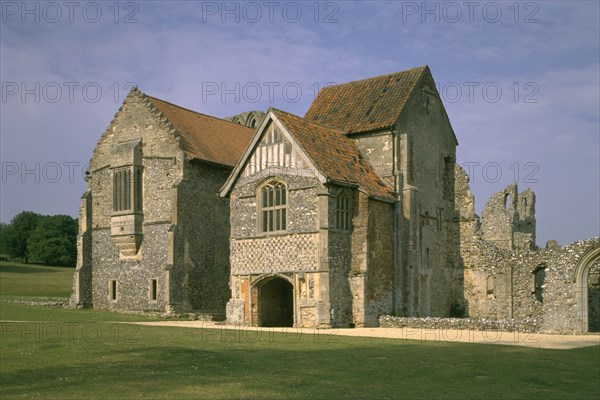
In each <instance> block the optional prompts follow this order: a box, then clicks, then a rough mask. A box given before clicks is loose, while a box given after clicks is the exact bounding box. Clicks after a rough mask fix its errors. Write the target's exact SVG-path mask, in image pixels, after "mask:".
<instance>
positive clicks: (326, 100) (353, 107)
mask: <svg viewBox="0 0 600 400" xmlns="http://www.w3.org/2000/svg"><path fill="white" fill-rule="evenodd" d="M428 69H429V67H427V66H423V67H418V68H413V69H409V70H406V71H403V72H396V73H393V74H388V75H381V76H376V77H374V78H369V79H363V80H360V81H354V82H348V83H343V84H341V85H336V86H328V87H324V88H323V89H321V91H320V92H319V94H318V95H317V98H316V99H315V101H313V103H312V104H311V106H310V108H309V109H308V111H307V112H306V115H304V118H308V119H309V120H311V121H314V122H318V123H320V124H323V125H327V126H331V127H334V128H337V129H341V130H342V131H344V132H345V133H357V132H367V131H373V130H378V129H384V128H387V127H390V126H392V125H393V124H395V123H396V121H397V120H398V117H399V116H400V113H401V112H402V109H403V107H404V105H405V104H406V101H407V100H408V98H409V96H410V95H411V93H412V92H413V90H414V88H415V86H416V83H417V82H418V81H419V79H420V78H421V76H422V75H423V72H425V71H427V70H428Z"/></svg>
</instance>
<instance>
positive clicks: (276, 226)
mask: <svg viewBox="0 0 600 400" xmlns="http://www.w3.org/2000/svg"><path fill="white" fill-rule="evenodd" d="M260 197H261V199H260V209H259V215H260V228H261V232H276V231H285V230H286V227H287V190H286V187H285V184H284V183H283V182H279V181H276V180H273V181H270V182H269V183H267V184H266V185H264V186H263V187H262V188H261V189H260Z"/></svg>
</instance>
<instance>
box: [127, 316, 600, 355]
mask: <svg viewBox="0 0 600 400" xmlns="http://www.w3.org/2000/svg"><path fill="white" fill-rule="evenodd" d="M125 323H128V324H136V325H149V326H172V327H184V328H197V329H216V330H220V331H221V332H220V333H215V332H214V331H211V332H210V333H207V335H211V336H213V337H216V336H217V335H220V337H221V338H222V339H224V340H236V341H243V340H254V341H256V340H260V338H261V337H262V335H265V338H267V337H268V335H270V334H271V333H272V332H284V333H286V334H288V335H291V336H290V337H289V338H290V340H291V339H292V338H293V337H294V336H295V335H297V334H299V333H304V334H311V335H315V336H317V335H318V337H319V339H323V340H324V341H325V340H330V341H334V340H335V338H336V336H363V337H377V338H389V339H400V340H419V341H425V340H427V341H438V342H462V343H484V344H500V345H508V346H525V347H537V348H541V349H575V348H579V347H588V346H598V345H600V335H598V334H585V335H548V334H542V333H518V332H503V331H475V330H452V329H417V328H352V329H319V330H317V329H307V328H257V327H248V326H238V325H222V324H215V323H214V322H204V321H155V322H125Z"/></svg>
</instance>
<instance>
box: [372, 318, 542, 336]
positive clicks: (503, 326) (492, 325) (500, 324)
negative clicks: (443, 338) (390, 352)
mask: <svg viewBox="0 0 600 400" xmlns="http://www.w3.org/2000/svg"><path fill="white" fill-rule="evenodd" d="M379 326H380V327H382V328H411V329H435V330H443V329H458V330H479V331H505V332H526V333H533V332H539V331H540V321H539V320H536V319H534V318H529V319H495V320H491V319H485V318H435V317H426V318H404V317H392V316H390V315H382V316H381V317H379Z"/></svg>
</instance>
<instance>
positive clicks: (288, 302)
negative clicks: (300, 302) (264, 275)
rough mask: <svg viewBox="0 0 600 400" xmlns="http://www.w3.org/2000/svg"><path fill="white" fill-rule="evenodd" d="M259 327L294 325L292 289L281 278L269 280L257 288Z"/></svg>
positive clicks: (290, 285) (288, 283) (289, 284)
mask: <svg viewBox="0 0 600 400" xmlns="http://www.w3.org/2000/svg"><path fill="white" fill-rule="evenodd" d="M258 310H259V326H293V325H294V287H293V286H292V284H291V283H290V282H288V281H287V280H286V279H283V278H278V277H275V278H271V279H269V280H267V281H266V282H264V283H263V284H261V285H260V286H259V287H258Z"/></svg>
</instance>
